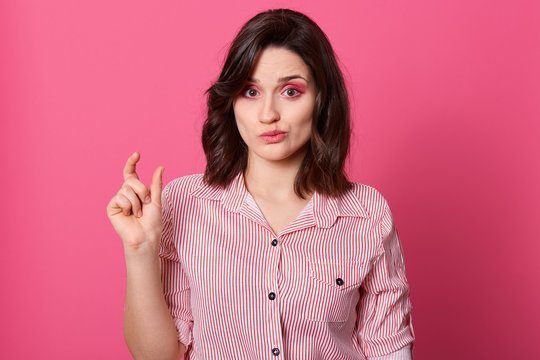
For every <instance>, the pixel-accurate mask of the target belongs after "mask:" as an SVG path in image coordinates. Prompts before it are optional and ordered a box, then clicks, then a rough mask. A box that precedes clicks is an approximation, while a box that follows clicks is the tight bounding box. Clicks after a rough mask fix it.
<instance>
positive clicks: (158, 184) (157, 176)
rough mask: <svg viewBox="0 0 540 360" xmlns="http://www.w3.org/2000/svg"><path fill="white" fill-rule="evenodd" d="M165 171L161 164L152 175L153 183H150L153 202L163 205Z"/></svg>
mask: <svg viewBox="0 0 540 360" xmlns="http://www.w3.org/2000/svg"><path fill="white" fill-rule="evenodd" d="M163 171H165V167H164V166H159V167H158V168H157V169H156V170H155V171H154V175H152V184H151V185H150V195H151V197H152V202H153V203H154V204H156V205H159V206H161V190H162V189H163Z"/></svg>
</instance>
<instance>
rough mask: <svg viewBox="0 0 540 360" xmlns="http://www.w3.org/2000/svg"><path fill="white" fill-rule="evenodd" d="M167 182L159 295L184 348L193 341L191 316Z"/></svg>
mask: <svg viewBox="0 0 540 360" xmlns="http://www.w3.org/2000/svg"><path fill="white" fill-rule="evenodd" d="M170 188H171V183H169V184H168V185H167V186H166V187H165V188H164V189H163V192H162V194H161V207H162V231H161V242H160V249H159V258H160V265H161V282H162V285H163V294H164V296H165V301H166V302H167V305H168V307H169V311H170V312H171V315H172V317H173V319H174V323H175V325H176V329H177V331H178V340H179V341H180V342H181V343H182V344H184V345H185V346H186V347H187V346H188V345H190V344H191V342H192V340H193V336H192V330H193V316H192V312H191V304H190V288H189V281H188V278H187V276H186V274H185V272H184V270H183V269H182V266H181V263H180V259H179V254H178V250H177V245H176V244H177V234H178V231H177V230H178V229H176V221H175V214H174V211H173V210H174V207H173V205H172V203H171V201H170V196H169V192H170Z"/></svg>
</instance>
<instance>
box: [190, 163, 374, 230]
mask: <svg viewBox="0 0 540 360" xmlns="http://www.w3.org/2000/svg"><path fill="white" fill-rule="evenodd" d="M358 189H359V188H358V187H357V186H355V187H354V188H353V189H352V190H351V191H348V192H347V193H345V194H344V195H342V196H340V197H339V198H335V197H331V196H326V195H324V194H322V193H319V192H317V191H315V192H314V193H313V198H312V199H311V200H312V203H313V217H314V219H315V223H316V224H317V226H318V227H320V228H330V227H331V226H332V225H334V223H335V222H336V220H337V218H338V217H347V216H352V217H362V218H369V213H368V212H367V210H366V207H365V206H364V205H363V204H362V202H361V201H360V198H359V194H358V193H357V192H358ZM247 192H248V191H247V188H246V185H245V183H244V174H243V173H242V172H241V171H240V172H239V173H238V175H236V177H235V178H234V179H233V180H232V181H231V183H230V184H229V185H228V186H227V187H226V188H225V189H223V188H220V187H217V186H207V185H206V184H205V183H204V182H203V183H202V184H201V185H200V186H199V187H196V188H195V189H194V190H193V191H192V192H191V195H192V196H194V197H197V198H201V199H208V200H216V201H220V202H221V203H222V205H223V207H224V208H225V209H226V210H227V211H230V212H234V213H239V212H240V209H241V207H242V204H243V203H244V202H245V201H246V194H247Z"/></svg>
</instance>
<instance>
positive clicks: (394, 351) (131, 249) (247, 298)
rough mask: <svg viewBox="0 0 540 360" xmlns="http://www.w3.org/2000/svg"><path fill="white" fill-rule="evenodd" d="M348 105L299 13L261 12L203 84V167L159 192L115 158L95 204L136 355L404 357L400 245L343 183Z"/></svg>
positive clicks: (375, 203) (406, 331)
mask: <svg viewBox="0 0 540 360" xmlns="http://www.w3.org/2000/svg"><path fill="white" fill-rule="evenodd" d="M349 136H350V126H349V105H348V98H347V93H346V90H345V85H344V81H343V78H342V75H341V72H340V70H339V67H338V65H337V62H336V59H335V57H334V53H333V50H332V47H331V46H330V44H329V42H328V40H327V38H326V36H325V35H324V33H323V32H322V31H321V29H320V28H319V27H318V26H317V25H316V24H315V23H314V22H313V21H312V20H310V19H309V18H308V17H306V16H305V15H303V14H301V13H298V12H294V11H291V10H286V9H280V10H273V11H267V12H263V13H260V14H258V15H256V16H255V17H253V18H252V19H251V20H249V21H248V22H247V23H246V24H245V25H244V27H243V28H242V29H241V30H240V32H239V33H238V35H237V36H236V38H235V40H234V42H233V44H232V45H231V48H230V50H229V53H228V56H227V59H226V61H225V64H224V67H223V70H222V72H221V75H220V76H219V79H218V80H217V81H216V82H215V83H214V84H213V85H212V86H211V87H210V89H208V118H207V119H206V122H205V124H204V128H203V134H202V142H203V147H204V151H205V154H206V159H207V165H206V170H205V172H204V174H196V175H189V176H184V177H181V178H178V179H175V180H173V181H172V182H170V183H169V184H168V185H167V186H166V187H165V189H163V191H162V185H161V184H162V183H161V177H162V173H163V167H159V168H158V169H157V170H156V171H155V172H154V176H153V179H152V184H151V186H150V189H148V188H147V187H146V186H145V185H144V184H143V183H142V182H141V181H140V180H139V179H138V177H137V173H136V170H135V166H136V163H137V162H138V160H139V158H140V155H139V154H138V153H135V154H133V155H132V156H131V157H130V158H129V159H128V160H127V163H126V165H125V168H124V179H125V182H124V185H123V186H122V188H121V189H120V191H119V192H118V194H117V195H115V196H114V197H113V199H112V200H111V202H110V203H109V205H108V208H107V212H108V216H109V219H110V220H111V223H112V224H113V226H114V228H115V230H116V231H117V233H118V234H119V236H120V237H121V238H122V240H123V243H124V248H125V257H126V266H127V290H126V307H125V321H124V334H125V339H126V343H127V345H128V347H129V349H130V351H131V352H132V354H133V356H134V357H135V358H136V359H179V358H180V357H181V356H182V355H185V358H186V359H363V358H368V359H410V358H411V357H412V355H411V354H412V345H413V343H414V334H413V329H412V325H411V318H410V309H411V305H410V301H409V287H408V284H407V279H406V277H405V267H404V261H403V255H402V250H401V246H400V243H399V239H398V237H397V233H396V230H395V228H394V226H393V222H392V216H391V213H390V210H389V208H388V205H387V203H386V201H385V199H384V198H383V197H382V196H381V194H380V193H379V192H377V190H375V189H374V188H372V187H369V186H366V185H362V184H357V183H352V182H349V181H348V180H347V178H346V176H345V174H344V162H345V158H346V156H347V153H348V149H349Z"/></svg>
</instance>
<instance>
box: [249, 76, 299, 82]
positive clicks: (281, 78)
mask: <svg viewBox="0 0 540 360" xmlns="http://www.w3.org/2000/svg"><path fill="white" fill-rule="evenodd" d="M293 79H302V80H304V81H305V82H307V83H309V81H307V79H306V78H304V77H303V76H300V75H289V76H283V77H280V78H279V79H278V83H284V82H287V81H290V80H293ZM248 81H249V82H253V83H258V82H259V80H258V79H255V78H251V77H250V78H248Z"/></svg>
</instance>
